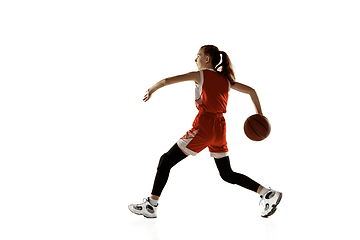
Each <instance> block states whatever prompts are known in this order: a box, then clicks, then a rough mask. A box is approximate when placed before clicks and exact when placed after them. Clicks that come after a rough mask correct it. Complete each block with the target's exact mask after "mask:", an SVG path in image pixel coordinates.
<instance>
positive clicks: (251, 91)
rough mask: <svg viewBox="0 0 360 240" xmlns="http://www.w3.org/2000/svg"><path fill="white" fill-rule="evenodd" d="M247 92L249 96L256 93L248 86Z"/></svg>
mask: <svg viewBox="0 0 360 240" xmlns="http://www.w3.org/2000/svg"><path fill="white" fill-rule="evenodd" d="M247 94H249V95H250V96H254V95H256V91H255V89H253V88H251V87H249V89H248V91H247Z"/></svg>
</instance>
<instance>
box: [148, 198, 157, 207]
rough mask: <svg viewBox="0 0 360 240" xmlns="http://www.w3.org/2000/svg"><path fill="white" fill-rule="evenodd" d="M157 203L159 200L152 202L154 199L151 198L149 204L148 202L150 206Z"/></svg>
mask: <svg viewBox="0 0 360 240" xmlns="http://www.w3.org/2000/svg"><path fill="white" fill-rule="evenodd" d="M158 201H159V200H154V199H152V198H151V197H149V202H150V203H151V205H153V206H157V204H158Z"/></svg>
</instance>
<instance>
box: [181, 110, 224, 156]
mask: <svg viewBox="0 0 360 240" xmlns="http://www.w3.org/2000/svg"><path fill="white" fill-rule="evenodd" d="M177 144H178V146H179V148H180V149H181V150H183V151H184V152H185V153H187V154H189V155H193V156H195V155H196V154H198V153H199V152H201V151H202V150H203V149H204V148H206V147H209V151H210V155H211V156H212V157H215V158H222V157H226V156H228V148H227V142H226V122H225V118H224V116H223V115H222V114H216V113H207V112H199V113H198V115H197V116H196V118H195V120H194V123H193V127H192V129H191V130H190V131H188V132H187V133H186V134H185V135H184V136H183V137H182V138H181V139H179V141H178V142H177Z"/></svg>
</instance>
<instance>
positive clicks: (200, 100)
mask: <svg viewBox="0 0 360 240" xmlns="http://www.w3.org/2000/svg"><path fill="white" fill-rule="evenodd" d="M200 75H201V81H200V83H199V84H196V88H195V103H196V108H197V109H199V111H205V112H209V113H226V106H227V102H228V98H229V90H230V82H229V81H228V80H227V78H226V77H224V76H223V75H222V74H220V73H218V72H216V71H214V70H210V69H209V70H201V71H200Z"/></svg>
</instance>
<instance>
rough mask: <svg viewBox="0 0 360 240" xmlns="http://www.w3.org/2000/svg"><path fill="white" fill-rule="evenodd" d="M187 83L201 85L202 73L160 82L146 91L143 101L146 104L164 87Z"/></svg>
mask: <svg viewBox="0 0 360 240" xmlns="http://www.w3.org/2000/svg"><path fill="white" fill-rule="evenodd" d="M185 81H194V82H195V83H197V84H199V83H200V72H189V73H186V74H182V75H178V76H174V77H170V78H165V79H163V80H160V81H159V82H157V83H155V85H154V86H152V87H151V88H149V89H148V90H147V91H146V95H145V96H144V99H143V100H144V102H146V101H148V100H149V99H150V97H151V95H152V94H153V93H154V92H156V91H157V90H159V89H160V88H162V87H165V86H167V85H171V84H175V83H180V82H185Z"/></svg>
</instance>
